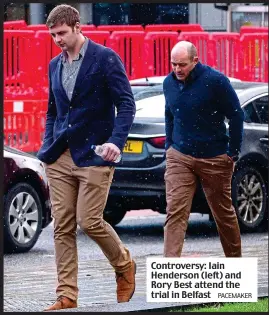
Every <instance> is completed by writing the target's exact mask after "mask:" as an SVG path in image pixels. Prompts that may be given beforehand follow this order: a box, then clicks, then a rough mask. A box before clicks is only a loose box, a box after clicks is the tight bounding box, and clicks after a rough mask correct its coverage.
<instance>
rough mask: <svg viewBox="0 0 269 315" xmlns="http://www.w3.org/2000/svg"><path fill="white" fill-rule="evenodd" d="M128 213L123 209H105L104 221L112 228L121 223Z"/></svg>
mask: <svg viewBox="0 0 269 315" xmlns="http://www.w3.org/2000/svg"><path fill="white" fill-rule="evenodd" d="M125 214H126V211H125V210H123V209H116V208H115V209H113V210H111V209H107V208H106V209H105V210H104V215H103V217H104V220H105V221H106V222H107V223H109V224H110V225H112V226H115V225H117V224H119V223H120V222H121V220H122V219H123V218H124V216H125Z"/></svg>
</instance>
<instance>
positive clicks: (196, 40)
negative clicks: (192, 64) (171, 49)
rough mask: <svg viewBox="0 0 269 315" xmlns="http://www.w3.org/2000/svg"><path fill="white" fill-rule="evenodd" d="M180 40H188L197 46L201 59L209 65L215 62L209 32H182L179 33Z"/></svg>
mask: <svg viewBox="0 0 269 315" xmlns="http://www.w3.org/2000/svg"><path fill="white" fill-rule="evenodd" d="M178 40H179V41H181V40H186V41H189V42H191V43H193V45H194V46H195V47H196V48H197V53H198V57H199V59H200V61H201V62H202V63H204V64H207V65H208V66H212V65H213V64H214V62H213V60H212V57H213V56H212V53H211V42H210V38H209V33H208V32H182V33H180V34H179V37H178Z"/></svg>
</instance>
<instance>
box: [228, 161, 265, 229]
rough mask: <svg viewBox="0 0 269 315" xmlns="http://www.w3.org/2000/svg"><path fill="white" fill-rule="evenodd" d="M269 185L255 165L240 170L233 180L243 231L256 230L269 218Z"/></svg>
mask: <svg viewBox="0 0 269 315" xmlns="http://www.w3.org/2000/svg"><path fill="white" fill-rule="evenodd" d="M267 198H268V196H267V187H266V184H265V182H264V180H263V177H262V176H261V174H260V172H259V171H258V170H256V169H255V168H254V167H248V166H247V167H244V168H242V169H240V170H238V171H237V172H236V173H235V174H234V177H233V181H232V199H233V205H234V207H235V211H236V214H237V217H238V222H239V225H240V227H241V230H243V231H249V232H256V231H258V230H260V229H261V228H263V226H264V225H265V223H266V222H267V220H268V213H267Z"/></svg>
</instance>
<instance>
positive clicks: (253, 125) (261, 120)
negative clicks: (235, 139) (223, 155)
mask: <svg viewBox="0 0 269 315" xmlns="http://www.w3.org/2000/svg"><path fill="white" fill-rule="evenodd" d="M242 108H243V110H244V113H245V122H244V140H243V144H242V155H245V154H248V153H257V154H259V155H262V156H263V158H264V159H265V160H268V93H264V94H261V95H258V96H256V97H255V98H253V99H251V100H249V101H248V102H247V103H246V104H244V105H243V107H242Z"/></svg>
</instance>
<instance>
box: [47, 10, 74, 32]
mask: <svg viewBox="0 0 269 315" xmlns="http://www.w3.org/2000/svg"><path fill="white" fill-rule="evenodd" d="M77 22H79V23H80V16H79V12H78V10H77V9H75V8H74V7H72V6H71V5H68V4H60V5H57V6H56V7H55V8H54V9H52V10H51V12H50V14H49V16H48V18H47V21H46V25H47V27H49V28H50V27H53V26H56V25H63V24H66V25H68V26H71V27H74V26H75V25H76V23H77Z"/></svg>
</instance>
